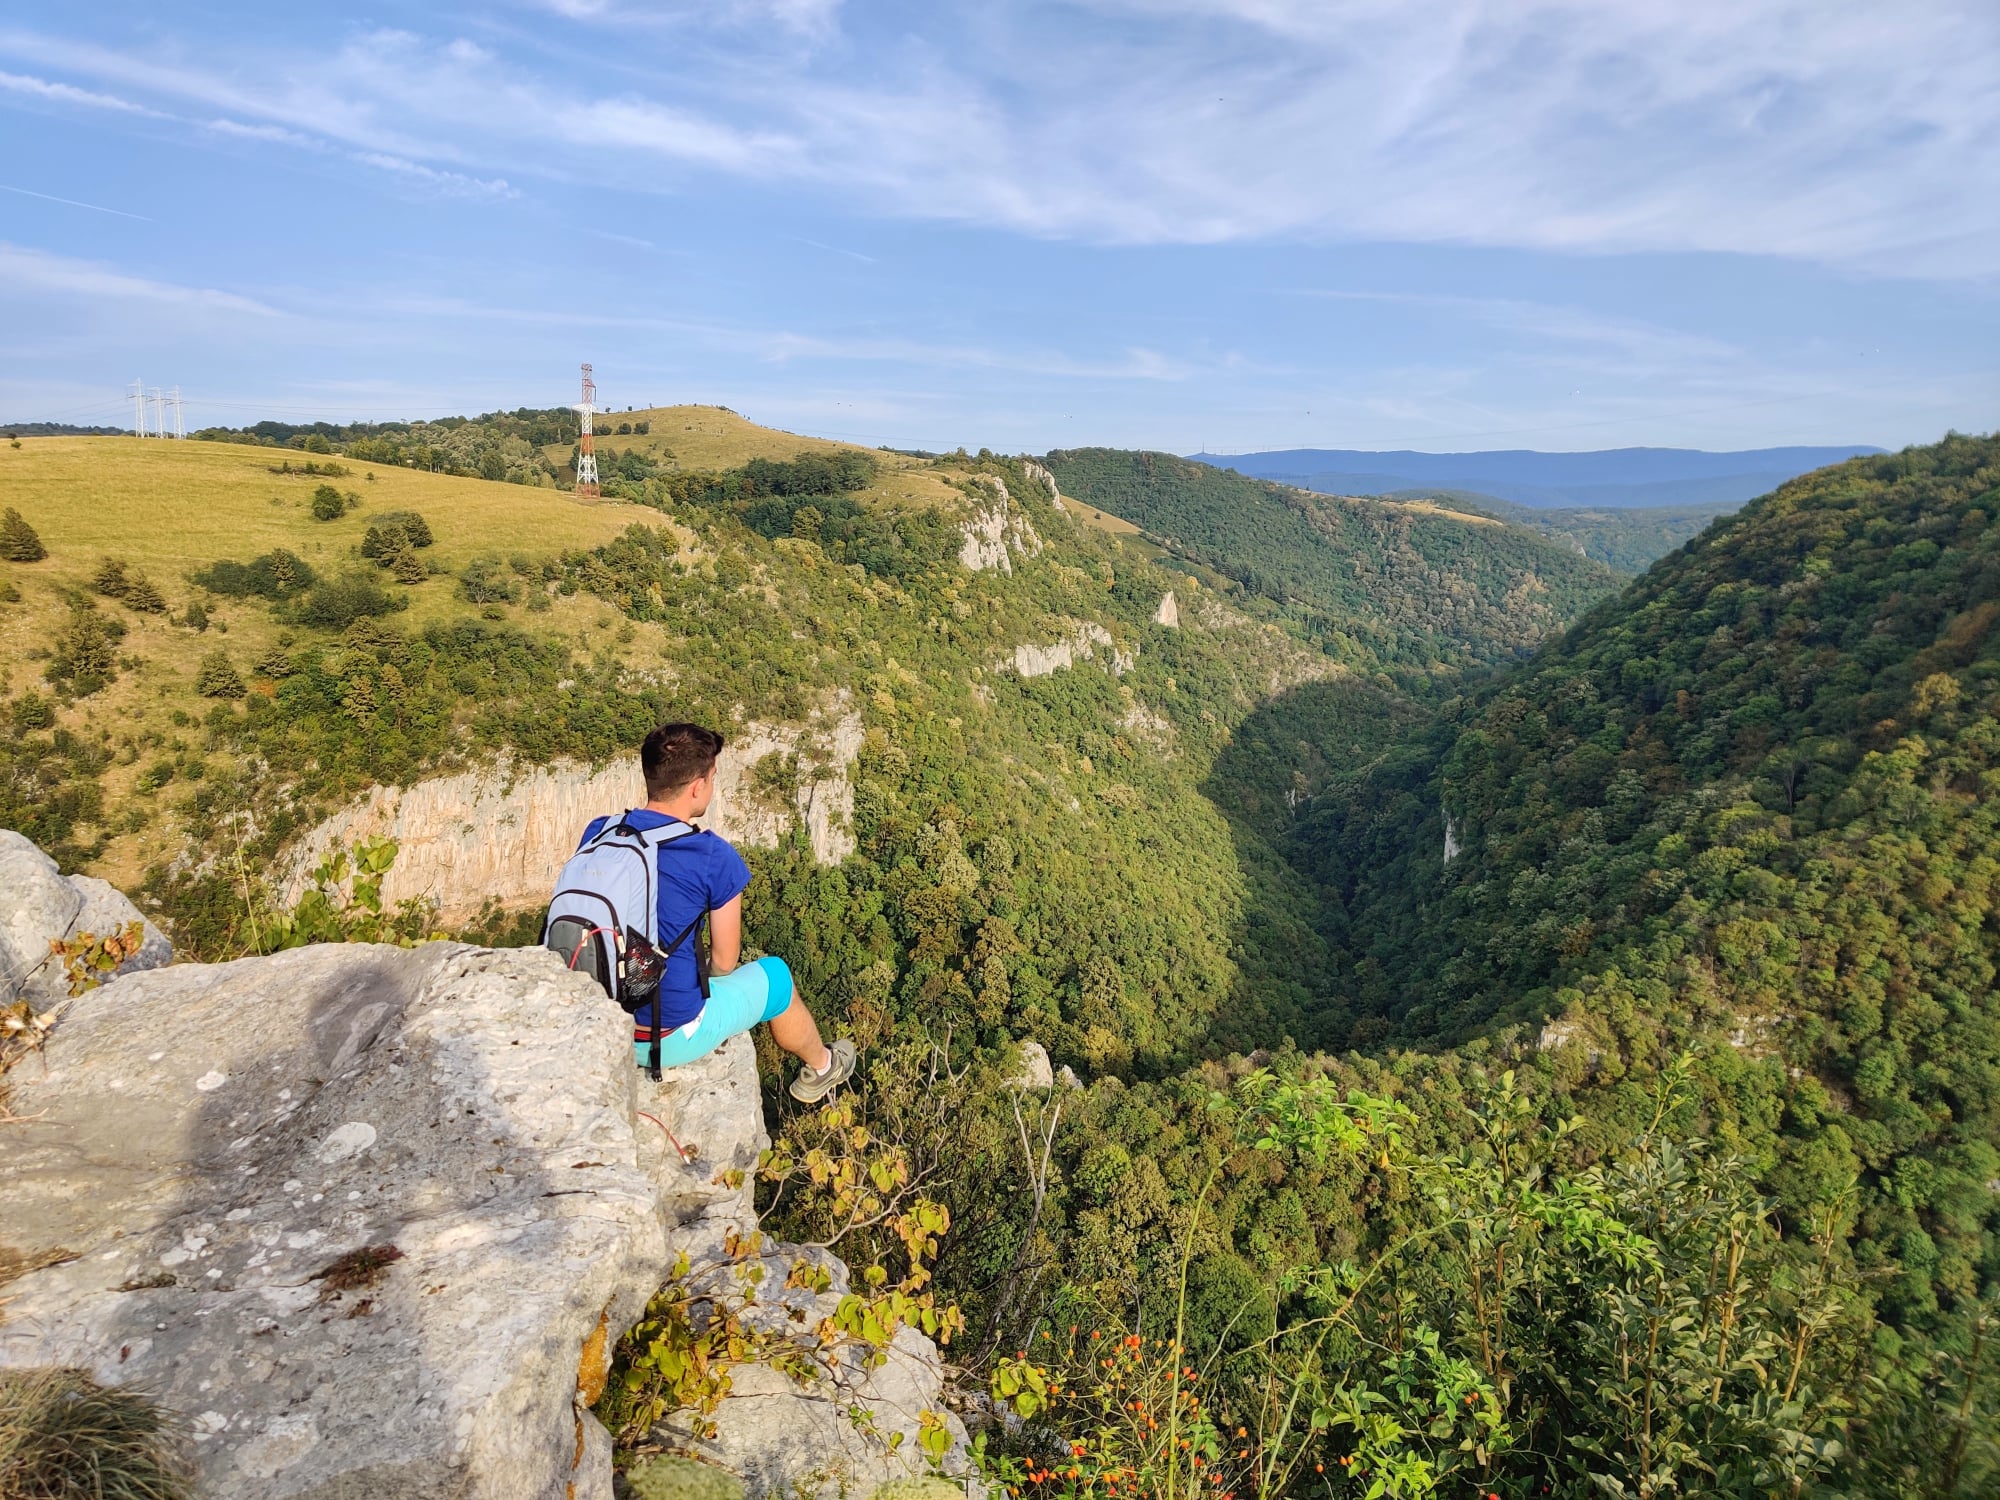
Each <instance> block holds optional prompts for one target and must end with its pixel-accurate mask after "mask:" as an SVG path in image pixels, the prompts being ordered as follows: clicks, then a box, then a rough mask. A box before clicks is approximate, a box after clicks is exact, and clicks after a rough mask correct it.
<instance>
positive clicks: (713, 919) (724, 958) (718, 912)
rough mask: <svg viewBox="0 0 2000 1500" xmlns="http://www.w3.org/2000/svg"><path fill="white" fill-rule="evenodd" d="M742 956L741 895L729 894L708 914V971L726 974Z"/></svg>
mask: <svg viewBox="0 0 2000 1500" xmlns="http://www.w3.org/2000/svg"><path fill="white" fill-rule="evenodd" d="M742 958H743V897H742V895H741V894H740V893H739V894H737V895H734V896H731V897H730V898H729V899H728V900H727V901H725V902H724V903H723V904H722V905H720V906H718V907H716V909H715V910H714V911H712V912H710V913H709V914H708V972H709V973H711V974H728V973H731V972H732V971H734V969H735V968H736V965H737V964H738V963H739V962H740V961H741V960H742Z"/></svg>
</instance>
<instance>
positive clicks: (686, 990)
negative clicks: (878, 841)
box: [546, 724, 854, 1104]
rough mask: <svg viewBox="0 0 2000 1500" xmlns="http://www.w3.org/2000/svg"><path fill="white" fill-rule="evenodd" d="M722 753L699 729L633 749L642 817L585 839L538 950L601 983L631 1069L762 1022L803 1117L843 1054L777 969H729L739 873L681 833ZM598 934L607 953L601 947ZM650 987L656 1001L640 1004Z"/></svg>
mask: <svg viewBox="0 0 2000 1500" xmlns="http://www.w3.org/2000/svg"><path fill="white" fill-rule="evenodd" d="M721 753H722V736H721V735H719V734H717V733H716V732H715V731H714V730H712V729H704V728H702V727H701V726H700V725H698V724H662V725H661V726H660V727H659V728H658V729H655V730H654V731H653V732H652V733H651V734H649V735H647V736H646V741H645V744H644V745H643V746H641V747H640V751H639V762H640V765H641V767H642V768H643V770H644V771H645V775H646V805H645V806H643V807H638V808H634V809H632V810H631V811H629V812H627V813H625V814H623V815H622V816H620V815H607V816H605V817H602V818H598V819H596V820H595V821H593V822H592V823H591V825H590V826H589V827H588V828H586V829H585V830H584V833H583V841H582V843H581V844H580V845H579V846H578V850H577V853H576V855H575V856H573V857H572V858H571V860H570V862H569V863H568V864H566V865H565V866H563V874H562V878H561V879H560V880H558V881H557V883H556V894H555V897H554V899H553V900H552V901H551V902H550V904H549V921H548V928H547V936H546V941H547V942H548V945H549V946H550V947H552V948H554V949H555V950H556V951H557V952H559V953H561V954H562V955H563V956H564V959H565V960H566V961H567V962H568V963H569V964H570V966H571V967H572V968H583V969H588V970H589V971H590V972H592V973H593V974H595V975H596V976H597V977H598V979H599V980H600V981H606V980H607V975H608V976H609V979H608V982H606V986H605V987H606V988H607V989H608V990H610V992H611V994H612V995H613V997H614V998H618V999H620V1001H621V1003H623V1004H624V1005H625V1007H626V1009H628V1010H630V1011H631V1012H632V1021H633V1026H634V1031H633V1037H634V1048H635V1050H636V1052H637V1053H638V1058H639V1064H640V1066H641V1067H645V1068H648V1069H657V1068H659V1067H662V1066H666V1067H671V1066H673V1065H675V1064H677V1063H687V1062H693V1061H694V1060H695V1059H696V1058H698V1057H705V1056H707V1055H708V1054H709V1053H710V1052H713V1051H714V1050H715V1049H716V1048H717V1047H719V1046H721V1045H722V1044H723V1043H724V1042H725V1041H727V1040H728V1039H729V1038H730V1037H732V1036H735V1035H736V1034H737V1033H738V1032H743V1031H748V1030H749V1029H750V1028H751V1027H753V1026H755V1025H756V1024H757V1023H758V1022H759V1021H769V1022H770V1023H771V1038H772V1040H773V1041H775V1042H777V1044H778V1045H779V1046H780V1047H782V1048H784V1049H785V1051H787V1052H789V1053H791V1054H792V1056H794V1057H796V1058H798V1059H799V1061H800V1063H801V1064H803V1066H802V1067H801V1068H800V1071H799V1076H798V1077H797V1078H795V1079H794V1080H793V1081H792V1089H791V1092H792V1097H793V1098H794V1099H798V1100H801V1101H803V1102H804V1103H807V1104H814V1103H817V1102H818V1101H820V1100H821V1099H824V1098H825V1097H826V1096H827V1095H828V1094H830V1093H832V1092H833V1091H834V1090H835V1089H836V1088H838V1087H839V1086H840V1085H841V1084H842V1083H844V1082H846V1080H847V1078H848V1077H849V1075H850V1074H852V1073H853V1071H854V1044H853V1043H852V1042H850V1041H847V1040H846V1039H844V1038H843V1039H841V1040H839V1041H836V1042H835V1043H834V1044H833V1045H832V1046H831V1047H829V1046H827V1045H826V1044H825V1043H824V1042H822V1041H821V1040H820V1034H819V1026H818V1025H817V1023H815V1022H814V1020H813V1016H812V1012H811V1011H809V1010H807V1009H806V1006H805V1002H804V1001H803V1000H801V999H800V998H799V997H798V995H797V993H796V992H795V990H794V988H793V985H792V971H791V970H790V969H789V968H787V967H786V966H785V961H784V960H783V959H782V958H760V959H758V960H757V961H756V962H755V963H751V964H745V965H743V966H742V967H740V968H739V967H738V963H739V961H740V960H741V958H742V953H743V891H744V889H745V887H747V886H748V885H749V884H750V868H749V866H748V865H746V864H744V863H743V857H742V856H741V855H740V854H738V853H737V852H736V850H735V849H734V848H732V847H731V846H730V844H729V842H728V840H726V839H723V838H720V837H718V836H717V835H716V834H714V833H711V832H709V831H707V830H706V829H700V828H696V827H695V826H694V821H693V820H694V819H696V818H699V817H702V816H703V815H705V814H706V813H707V812H708V804H709V801H710V799H711V798H712V797H713V796H714V795H715V767H716V761H717V758H718V757H719V756H720V755H721ZM634 855H636V856H638V857H637V858H636V859H635V858H633V856H634ZM649 895H650V896H651V897H652V900H651V903H650V904H651V906H652V910H651V911H650V912H649V911H647V910H646V908H647V906H648V904H649V903H648V900H647V897H648V896H649ZM704 921H706V923H707V926H708V961H707V963H706V964H703V963H702V961H701V953H700V947H699V944H700V932H699V929H700V928H701V926H702V925H703V923H704ZM649 929H650V930H649ZM607 934H608V935H611V936H612V937H614V938H615V942H613V943H610V944H605V943H603V942H602V937H603V936H604V935H607ZM662 956H664V960H665V963H664V968H662V966H661V964H660V961H659V960H660V958H661V957H662ZM655 976H657V980H658V986H659V988H658V991H657V993H651V997H650V998H645V997H646V996H647V995H648V994H649V993H650V992H651V986H652V983H653V979H654V977H655ZM655 1076H657V1074H656V1075H655Z"/></svg>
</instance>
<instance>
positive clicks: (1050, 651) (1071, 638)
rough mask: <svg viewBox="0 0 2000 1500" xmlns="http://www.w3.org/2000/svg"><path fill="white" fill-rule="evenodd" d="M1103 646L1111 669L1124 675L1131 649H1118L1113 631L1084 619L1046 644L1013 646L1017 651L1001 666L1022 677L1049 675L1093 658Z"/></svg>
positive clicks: (1128, 666)
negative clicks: (1113, 637)
mask: <svg viewBox="0 0 2000 1500" xmlns="http://www.w3.org/2000/svg"><path fill="white" fill-rule="evenodd" d="M1100 648H1102V649H1103V650H1105V651H1106V652H1107V653H1108V655H1109V657H1110V665H1111V670H1112V671H1113V672H1114V673H1115V674H1117V675H1118V676H1121V677H1122V676H1123V675H1124V674H1125V673H1126V672H1127V671H1129V670H1130V669H1131V666H1132V655H1131V653H1130V652H1128V651H1123V650H1120V649H1119V647H1118V645H1117V643H1116V642H1115V641H1113V640H1112V638H1111V632H1110V631H1108V630H1106V629H1105V628H1104V627H1103V626H1102V625H1099V624H1098V623H1097V622H1096V621H1095V620H1082V621H1079V622H1077V623H1076V624H1074V625H1072V626H1071V627H1070V628H1069V630H1068V631H1066V632H1065V633H1064V634H1063V635H1062V636H1061V637H1059V638H1058V639H1057V640H1055V641H1053V642H1051V643H1050V644H1048V645H1046V646H1038V645H1036V644H1035V643H1034V642H1033V641H1023V642H1022V643H1021V644H1020V645H1018V646H1016V647H1015V648H1014V654H1013V655H1012V656H1010V657H1008V658H1007V660H1006V661H1005V662H1004V663H1002V665H1001V670H1003V671H1011V672H1014V673H1016V674H1017V675H1019V676H1022V677H1046V676H1048V675H1049V673H1051V672H1060V671H1061V670H1063V668H1065V667H1072V666H1075V665H1076V664H1077V663H1078V662H1080V661H1091V660H1093V659H1094V658H1095V657H1096V655H1097V652H1098V650H1099V649H1100Z"/></svg>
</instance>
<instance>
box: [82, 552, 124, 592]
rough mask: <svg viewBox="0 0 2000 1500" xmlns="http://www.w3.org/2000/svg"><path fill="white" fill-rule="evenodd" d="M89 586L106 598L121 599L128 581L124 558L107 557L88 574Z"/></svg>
mask: <svg viewBox="0 0 2000 1500" xmlns="http://www.w3.org/2000/svg"><path fill="white" fill-rule="evenodd" d="M90 586H91V588H93V589H95V590H96V591H97V592H98V593H100V594H102V595H104V597H105V598H107V599H123V598H124V597H125V590H126V589H127V588H129V587H130V582H129V580H128V579H127V578H126V576H125V559H124V558H122V557H107V558H105V559H104V561H103V562H101V563H99V564H98V565H97V571H96V572H94V573H92V574H91V575H90Z"/></svg>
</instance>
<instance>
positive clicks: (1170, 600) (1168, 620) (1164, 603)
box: [1153, 589, 1181, 630]
mask: <svg viewBox="0 0 2000 1500" xmlns="http://www.w3.org/2000/svg"><path fill="white" fill-rule="evenodd" d="M1153 623H1154V624H1155V625H1164V626H1166V627H1167V629H1169V630H1178V629H1180V625H1181V605H1180V601H1179V600H1178V599H1176V598H1175V597H1174V591H1173V590H1172V589H1168V590H1167V591H1166V592H1165V593H1164V594H1162V595H1161V596H1160V607H1159V608H1158V609H1156V610H1154V611H1153Z"/></svg>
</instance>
